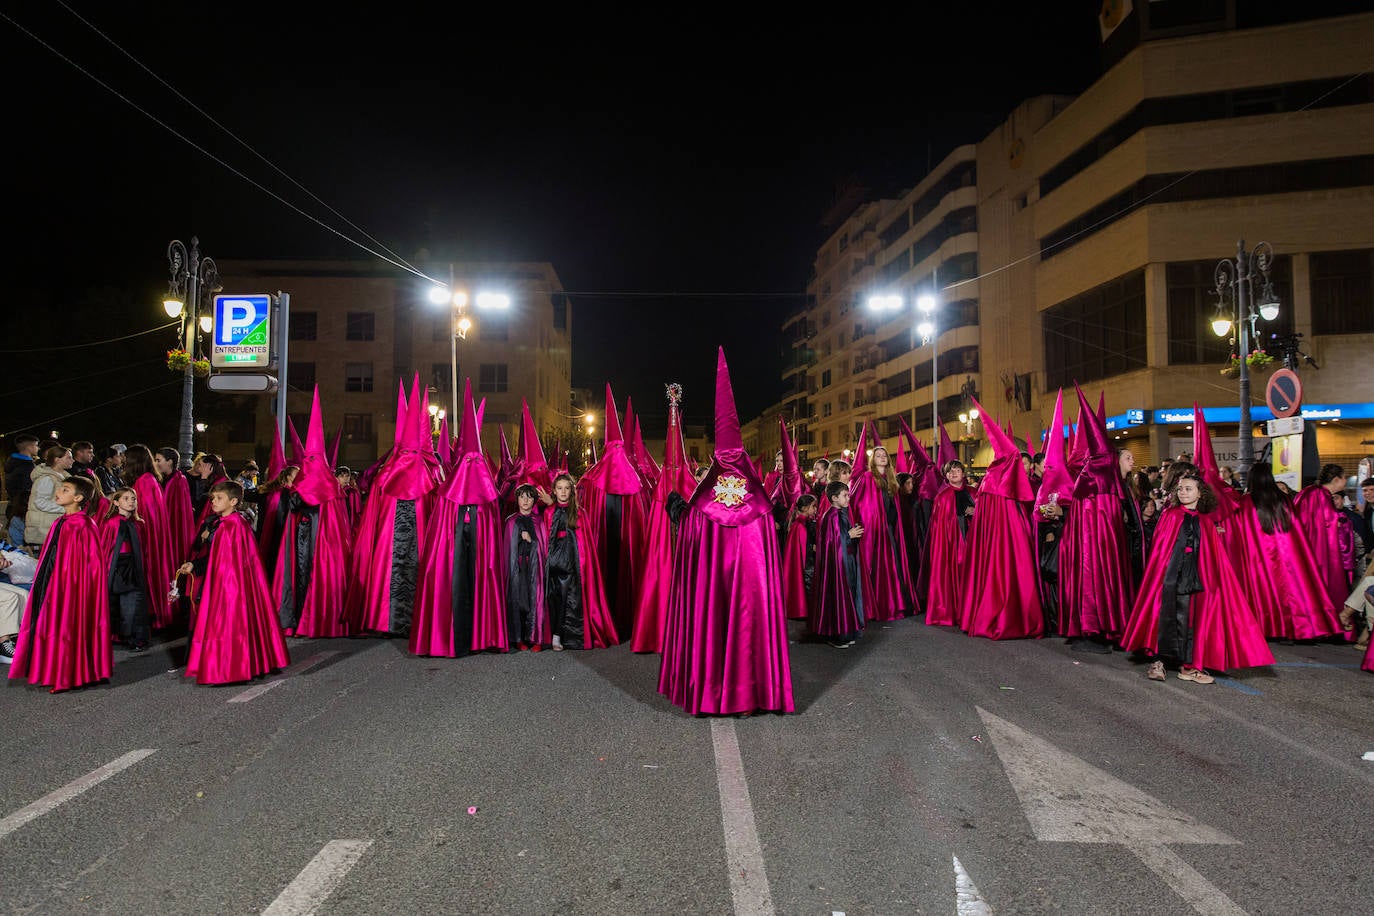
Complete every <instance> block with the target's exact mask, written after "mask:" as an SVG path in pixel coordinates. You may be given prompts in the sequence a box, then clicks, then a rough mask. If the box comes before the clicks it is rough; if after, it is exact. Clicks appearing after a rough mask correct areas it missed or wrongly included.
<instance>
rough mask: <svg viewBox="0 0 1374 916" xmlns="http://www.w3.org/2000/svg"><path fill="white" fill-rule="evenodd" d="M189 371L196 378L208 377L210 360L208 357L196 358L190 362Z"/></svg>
mask: <svg viewBox="0 0 1374 916" xmlns="http://www.w3.org/2000/svg"><path fill="white" fill-rule="evenodd" d="M191 372H192V373H193V374H194V375H195V377H196V378H209V377H210V361H209V360H208V359H198V360H196V361H195V362H193V363H191Z"/></svg>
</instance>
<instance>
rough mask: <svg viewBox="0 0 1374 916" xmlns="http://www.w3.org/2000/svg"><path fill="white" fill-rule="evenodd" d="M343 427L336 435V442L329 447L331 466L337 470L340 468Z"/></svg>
mask: <svg viewBox="0 0 1374 916" xmlns="http://www.w3.org/2000/svg"><path fill="white" fill-rule="evenodd" d="M343 433H344V431H343V427H342V426H340V427H339V430H338V432H336V433H334V441H333V442H332V443H331V444H330V446H329V466H330V467H332V468H336V467H338V466H339V445H340V444H341V443H342V442H343Z"/></svg>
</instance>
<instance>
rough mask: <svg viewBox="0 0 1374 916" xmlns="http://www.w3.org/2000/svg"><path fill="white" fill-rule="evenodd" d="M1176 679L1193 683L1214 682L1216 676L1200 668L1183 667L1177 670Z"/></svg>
mask: <svg viewBox="0 0 1374 916" xmlns="http://www.w3.org/2000/svg"><path fill="white" fill-rule="evenodd" d="M1178 679H1179V680H1180V681H1192V682H1193V683H1194V684H1214V683H1216V678H1214V677H1212V676H1211V675H1210V674H1208V673H1207V672H1206V671H1203V670H1202V669H1201V668H1183V669H1181V670H1180V671H1179V672H1178Z"/></svg>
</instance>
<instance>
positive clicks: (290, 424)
mask: <svg viewBox="0 0 1374 916" xmlns="http://www.w3.org/2000/svg"><path fill="white" fill-rule="evenodd" d="M286 434H287V435H288V436H290V437H291V455H290V458H291V463H292V464H294V465H295V466H296V467H300V466H301V462H302V461H304V460H305V446H304V445H302V444H301V435H300V433H298V432H296V423H295V421H294V420H292V419H291V418H290V417H289V416H288V417H287V418H286Z"/></svg>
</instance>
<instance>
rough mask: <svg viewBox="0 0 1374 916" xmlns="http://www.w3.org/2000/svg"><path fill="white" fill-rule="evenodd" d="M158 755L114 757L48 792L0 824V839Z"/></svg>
mask: <svg viewBox="0 0 1374 916" xmlns="http://www.w3.org/2000/svg"><path fill="white" fill-rule="evenodd" d="M156 753H157V748H143V749H142V750H137V751H130V752H129V753H127V754H125V755H124V756H123V757H117V758H115V759H114V760H111V761H110V762H109V763H107V764H105V765H104V766H102V767H97V768H96V769H94V770H92V771H91V772H89V773H87V774H86V775H85V776H82V777H80V778H78V779H73V780H72V781H71V782H69V783H67V784H66V785H65V786H63V787H62V788H60V789H58V790H57V791H55V792H49V793H48V794H47V795H44V796H43V797H42V798H40V799H39V800H38V801H36V802H33V803H31V804H28V805H25V806H24V807H22V808H20V809H19V810H18V811H16V812H14V813H13V814H11V815H8V816H7V817H5V819H4V820H0V837H5V836H7V835H9V834H11V833H13V832H14V831H16V830H18V829H19V828H20V827H22V826H24V825H25V824H27V823H28V822H29V821H31V820H34V819H35V818H39V817H42V816H43V815H45V814H47V813H48V812H49V811H51V810H52V809H54V808H56V807H57V806H58V805H60V804H62V803H63V802H69V801H71V800H72V799H73V798H76V797H77V796H78V795H80V794H81V793H82V792H85V791H86V790H87V789H90V788H92V787H93V786H96V785H99V784H100V783H102V782H104V781H105V780H107V779H109V778H110V777H111V776H113V775H115V774H116V773H118V772H120V771H122V770H127V769H128V768H129V767H131V766H133V765H134V764H136V763H138V762H139V761H140V760H142V759H143V758H145V757H148V756H150V755H152V754H156Z"/></svg>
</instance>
